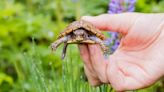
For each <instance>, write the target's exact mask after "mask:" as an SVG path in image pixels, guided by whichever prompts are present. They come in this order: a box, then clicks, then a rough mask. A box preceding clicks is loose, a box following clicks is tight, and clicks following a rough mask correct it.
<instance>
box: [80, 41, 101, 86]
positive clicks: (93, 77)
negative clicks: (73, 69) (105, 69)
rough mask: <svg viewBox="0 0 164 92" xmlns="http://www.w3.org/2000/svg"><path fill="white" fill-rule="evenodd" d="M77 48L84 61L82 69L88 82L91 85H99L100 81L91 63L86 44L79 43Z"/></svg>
mask: <svg viewBox="0 0 164 92" xmlns="http://www.w3.org/2000/svg"><path fill="white" fill-rule="evenodd" d="M79 50H80V55H81V58H82V59H83V62H84V70H85V74H86V76H87V78H88V81H89V83H90V84H91V85H92V86H97V85H100V84H101V82H100V80H99V79H98V77H97V74H96V73H95V71H94V69H93V67H92V64H91V60H90V55H89V49H88V46H87V45H84V44H81V45H79Z"/></svg>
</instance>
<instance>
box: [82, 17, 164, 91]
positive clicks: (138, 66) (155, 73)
mask: <svg viewBox="0 0 164 92" xmlns="http://www.w3.org/2000/svg"><path fill="white" fill-rule="evenodd" d="M84 19H85V18H84ZM127 19H129V20H127ZM163 19H164V17H163V16H160V17H159V15H158V14H157V15H153V14H150V15H143V14H120V15H113V16H112V15H101V16H98V17H95V18H94V17H93V18H89V17H88V20H89V21H90V22H92V23H93V24H94V25H95V26H96V27H98V28H99V29H102V30H112V31H117V32H120V33H122V34H123V38H122V39H121V44H120V46H119V47H118V49H117V50H116V51H115V52H114V54H112V55H110V57H109V60H108V59H104V57H103V54H102V51H101V49H100V47H99V46H98V45H80V46H79V47H80V54H81V56H82V59H83V61H84V69H85V72H86V75H87V77H88V80H89V82H90V83H91V84H92V85H99V84H101V83H111V85H112V86H113V87H114V88H115V89H116V90H119V91H122V90H132V89H138V88H143V87H146V86H149V85H151V84H152V83H154V82H155V81H156V80H158V79H159V78H160V77H162V76H163V75H164V70H163V69H161V68H163V67H164V63H163V61H164V57H163V54H164V47H163V46H164V40H163V39H164V28H163V26H164V22H163ZM86 20H87V18H86ZM100 24H101V25H100Z"/></svg>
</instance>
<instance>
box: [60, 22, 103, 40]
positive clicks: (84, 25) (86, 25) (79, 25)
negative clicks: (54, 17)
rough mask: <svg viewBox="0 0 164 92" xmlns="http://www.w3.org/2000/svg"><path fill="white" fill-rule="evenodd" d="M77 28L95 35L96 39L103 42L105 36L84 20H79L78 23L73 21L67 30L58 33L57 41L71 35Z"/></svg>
mask: <svg viewBox="0 0 164 92" xmlns="http://www.w3.org/2000/svg"><path fill="white" fill-rule="evenodd" d="M79 28H83V29H85V30H87V31H89V32H91V33H93V34H95V35H96V36H97V37H98V38H100V39H102V40H105V38H106V37H105V36H104V34H103V33H102V32H101V31H99V30H98V29H97V28H96V27H95V26H93V25H92V24H91V23H89V22H87V21H84V20H79V21H74V22H72V23H71V24H69V25H68V26H67V28H66V29H65V30H64V31H63V32H61V33H60V35H59V36H58V39H59V38H61V37H64V36H65V35H67V34H69V33H71V32H72V31H74V30H76V29H79Z"/></svg>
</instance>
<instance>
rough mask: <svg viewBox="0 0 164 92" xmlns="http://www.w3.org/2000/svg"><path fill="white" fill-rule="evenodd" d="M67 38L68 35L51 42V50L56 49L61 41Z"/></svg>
mask: <svg viewBox="0 0 164 92" xmlns="http://www.w3.org/2000/svg"><path fill="white" fill-rule="evenodd" d="M67 40H68V37H62V38H60V39H58V40H57V41H55V42H53V43H52V44H51V48H52V50H56V48H57V47H58V46H59V45H60V44H61V43H63V42H66V41H67Z"/></svg>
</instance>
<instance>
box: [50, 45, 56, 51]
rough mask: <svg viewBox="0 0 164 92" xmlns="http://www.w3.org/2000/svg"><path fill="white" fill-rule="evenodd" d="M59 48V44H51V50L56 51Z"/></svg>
mask: <svg viewBox="0 0 164 92" xmlns="http://www.w3.org/2000/svg"><path fill="white" fill-rule="evenodd" d="M56 49H57V45H56V44H55V43H52V44H51V50H52V51H55V50H56Z"/></svg>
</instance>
